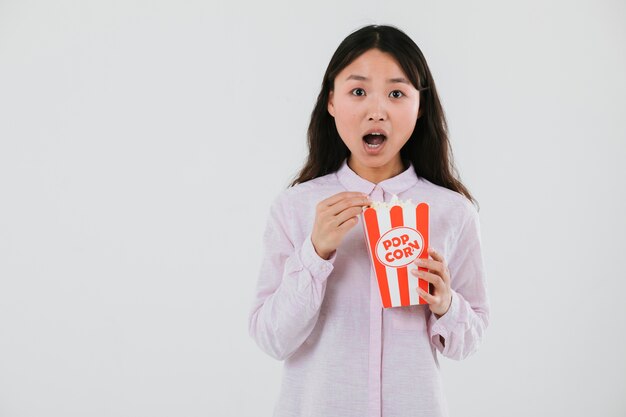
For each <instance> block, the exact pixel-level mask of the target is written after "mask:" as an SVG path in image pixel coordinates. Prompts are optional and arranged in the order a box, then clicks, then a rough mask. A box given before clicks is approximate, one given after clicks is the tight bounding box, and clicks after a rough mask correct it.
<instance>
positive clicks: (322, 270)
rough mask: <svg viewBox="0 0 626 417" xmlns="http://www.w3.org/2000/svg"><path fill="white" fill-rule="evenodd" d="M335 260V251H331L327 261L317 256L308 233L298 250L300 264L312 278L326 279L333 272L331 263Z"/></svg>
mask: <svg viewBox="0 0 626 417" xmlns="http://www.w3.org/2000/svg"><path fill="white" fill-rule="evenodd" d="M336 258H337V251H333V253H332V255H331V256H330V258H329V259H328V260H326V259H324V258H322V257H321V256H319V255H318V254H317V252H316V251H315V247H314V246H313V242H312V241H311V234H310V233H309V234H308V235H307V237H306V239H304V243H303V244H302V248H301V249H300V262H302V266H304V267H305V268H306V269H308V270H309V272H310V273H311V275H312V276H313V277H315V278H327V277H328V275H330V272H331V271H332V270H333V263H334V262H335V259H336Z"/></svg>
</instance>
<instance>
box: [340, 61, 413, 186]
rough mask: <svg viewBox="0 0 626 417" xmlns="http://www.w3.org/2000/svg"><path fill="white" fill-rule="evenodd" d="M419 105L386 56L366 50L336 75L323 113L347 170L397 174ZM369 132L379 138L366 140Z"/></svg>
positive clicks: (409, 83) (395, 62)
mask: <svg viewBox="0 0 626 417" xmlns="http://www.w3.org/2000/svg"><path fill="white" fill-rule="evenodd" d="M419 105H420V96H419V91H417V89H415V87H413V85H412V84H411V82H410V81H409V80H408V77H407V76H406V74H405V73H404V72H403V71H402V68H401V67H400V65H399V64H398V63H397V61H396V60H395V58H394V57H393V55H391V54H388V53H386V52H382V51H380V50H378V49H370V50H368V51H367V52H365V53H363V54H362V55H361V56H359V57H358V58H357V59H355V60H354V61H353V62H352V63H350V65H348V66H346V67H345V68H344V69H343V70H342V71H341V72H340V73H339V74H337V77H336V78H335V82H334V91H331V92H330V96H329V100H328V112H329V113H330V114H331V115H332V116H333V117H334V118H335V125H336V126H337V131H338V132H339V136H341V139H342V140H343V142H344V143H345V144H346V146H347V147H348V149H349V150H350V152H351V155H350V158H349V161H348V164H349V165H350V167H351V168H352V169H353V170H354V171H355V172H357V174H360V173H359V170H361V171H364V172H370V173H372V172H378V173H381V174H382V173H383V172H389V171H394V172H393V175H396V174H398V173H399V172H401V171H402V161H401V159H400V149H401V148H402V146H404V144H405V143H406V142H407V141H408V140H409V137H410V136H411V134H412V133H413V129H414V128H415V124H416V122H417V117H418V111H419ZM372 131H373V132H378V133H381V134H382V135H378V136H372V135H368V134H369V133H372ZM398 170H399V171H398ZM368 179H369V178H368Z"/></svg>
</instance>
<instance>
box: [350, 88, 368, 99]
mask: <svg viewBox="0 0 626 417" xmlns="http://www.w3.org/2000/svg"><path fill="white" fill-rule="evenodd" d="M355 91H363V94H365V90H363V89H362V88H355V89H353V90H352V94H354V92H355ZM355 95H356V96H359V97H361V96H362V95H361V94H355Z"/></svg>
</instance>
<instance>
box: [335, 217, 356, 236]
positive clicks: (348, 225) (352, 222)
mask: <svg viewBox="0 0 626 417" xmlns="http://www.w3.org/2000/svg"><path fill="white" fill-rule="evenodd" d="M358 222H359V217H358V216H354V217H351V218H349V219H348V220H346V221H345V222H343V223H341V224H340V225H339V227H337V230H338V231H339V233H341V234H344V233H346V232H347V231H348V230H350V229H352V228H353V227H354V226H356V224H357V223H358Z"/></svg>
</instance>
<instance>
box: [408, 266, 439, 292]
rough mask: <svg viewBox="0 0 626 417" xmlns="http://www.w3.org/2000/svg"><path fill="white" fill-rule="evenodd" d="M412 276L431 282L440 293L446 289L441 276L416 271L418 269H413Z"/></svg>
mask: <svg viewBox="0 0 626 417" xmlns="http://www.w3.org/2000/svg"><path fill="white" fill-rule="evenodd" d="M411 274H413V275H415V276H416V277H418V278H421V279H423V280H425V281H428V282H430V283H431V284H433V285H434V286H435V289H437V290H438V291H443V290H444V289H445V283H444V281H443V279H442V278H441V277H440V276H439V275H436V274H433V273H431V272H426V271H420V270H416V269H412V270H411Z"/></svg>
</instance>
